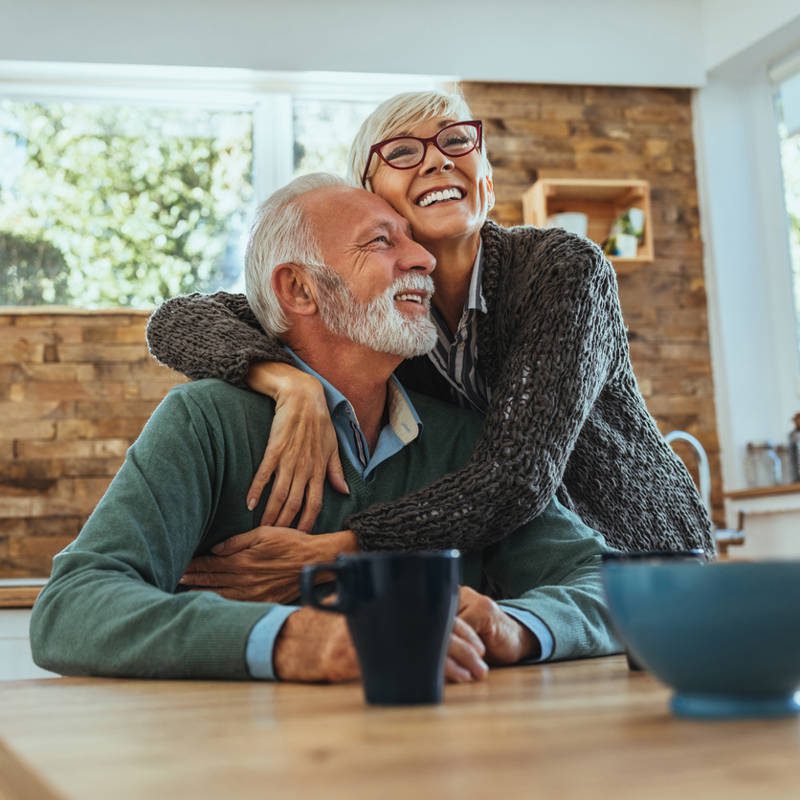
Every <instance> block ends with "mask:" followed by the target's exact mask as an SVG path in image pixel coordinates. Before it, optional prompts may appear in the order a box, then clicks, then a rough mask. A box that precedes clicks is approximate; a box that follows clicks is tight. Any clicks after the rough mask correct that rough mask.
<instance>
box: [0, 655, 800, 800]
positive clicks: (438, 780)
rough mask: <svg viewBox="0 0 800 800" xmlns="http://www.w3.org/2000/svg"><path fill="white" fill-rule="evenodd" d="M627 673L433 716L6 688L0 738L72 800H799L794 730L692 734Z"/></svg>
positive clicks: (463, 694)
mask: <svg viewBox="0 0 800 800" xmlns="http://www.w3.org/2000/svg"><path fill="white" fill-rule="evenodd" d="M668 697H669V692H668V690H667V689H666V688H665V687H664V686H662V685H661V684H659V683H658V682H657V681H656V680H655V679H654V678H652V677H651V676H649V675H647V674H635V673H629V672H628V669H627V667H626V665H625V660H624V659H623V658H622V657H619V656H614V657H611V658H603V659H595V660H591V661H574V662H564V663H560V664H550V665H543V666H525V667H515V668H511V669H497V670H493V671H492V673H491V674H490V676H489V678H488V680H486V681H485V682H483V683H478V684H473V685H466V686H448V687H447V690H446V698H445V703H444V704H443V705H441V706H434V707H416V708H393V709H392V708H370V707H367V706H365V705H364V702H363V699H362V694H361V687H360V685H359V684H347V685H342V686H303V685H291V684H269V683H255V682H252V683H209V682H199V681H197V682H195V681H182V682H178V681H174V682H167V681H120V680H117V681H114V680H102V679H85V678H80V679H77V678H73V679H56V680H49V681H19V682H15V683H6V684H0V736H2V737H4V738H5V740H6V741H7V743H8V745H9V747H11V748H12V749H13V751H14V752H15V753H16V754H17V756H18V757H19V758H21V759H23V760H24V761H25V762H26V763H27V764H30V765H34V767H35V769H36V771H37V774H38V777H39V778H40V780H42V781H43V782H45V783H46V784H49V785H51V786H53V787H55V790H56V791H58V792H60V793H63V795H64V796H65V797H68V798H81V800H93V799H94V798H98V799H100V798H103V800H105V798H111V797H113V798H115V799H116V800H125V799H126V798H148V800H151V799H152V798H159V800H170V799H171V798H214V797H226V798H266V797H269V798H283V797H293V798H305V797H320V798H322V797H326V798H327V797H334V798H338V797H342V798H345V797H346V798H349V799H350V800H359V799H360V798H395V797H396V798H401V797H402V798H407V797H411V798H419V800H422V799H423V798H434V797H436V798H459V800H464V799H465V798H503V800H508V798H517V797H519V798H522V797H525V798H538V797H541V798H548V799H549V798H559V800H564V799H565V798H566V799H567V800H569V799H571V798H637V800H638V799H639V798H670V800H673V799H674V798H678V799H679V800H683V799H684V798H685V799H686V800H688V799H689V798H703V800H714V799H715V798H725V800H739V798H742V799H744V798H747V800H752V798H759V800H764V799H765V798H797V797H800V723H799V722H798V720H797V719H794V718H790V719H780V720H771V721H742V722H725V723H719V722H705V723H704V722H693V721H687V720H681V719H678V718H676V717H674V716H672V715H671V713H670V712H669V710H668V706H667V701H668Z"/></svg>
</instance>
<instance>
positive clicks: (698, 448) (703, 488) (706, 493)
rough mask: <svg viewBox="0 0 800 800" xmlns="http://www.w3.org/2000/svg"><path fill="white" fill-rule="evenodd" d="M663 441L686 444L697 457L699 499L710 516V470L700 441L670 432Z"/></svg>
mask: <svg viewBox="0 0 800 800" xmlns="http://www.w3.org/2000/svg"><path fill="white" fill-rule="evenodd" d="M664 439H665V441H667V442H669V443H672V442H675V441H680V442H688V443H689V444H690V445H691V446H692V449H693V450H694V452H695V454H696V455H697V465H698V472H699V475H700V497H701V498H702V499H703V505H705V507H706V511H708V515H709V516H711V468H710V467H709V464H708V455H707V454H706V451H705V448H704V447H703V445H702V444H700V441H699V440H698V439H697V438H695V437H694V436H692V434H691V433H687V432H686V431H672V432H671V433H668V434H667V435H666V436H665V437H664Z"/></svg>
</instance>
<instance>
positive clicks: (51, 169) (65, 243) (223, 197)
mask: <svg viewBox="0 0 800 800" xmlns="http://www.w3.org/2000/svg"><path fill="white" fill-rule="evenodd" d="M252 141H253V124H252V115H251V114H250V113H248V112H246V111H215V110H210V109H203V108H197V107H195V108H165V107H159V106H123V105H111V104H105V103H87V102H72V101H56V102H47V101H33V102H31V101H24V100H23V101H17V100H11V99H5V100H2V101H0V265H2V266H0V269H2V279H1V280H0V303H2V304H4V305H30V304H45V303H47V304H50V303H54V304H61V305H75V304H80V305H82V306H85V307H90V308H91V307H98V306H109V305H122V306H135V307H146V306H149V305H152V304H154V303H157V302H158V301H159V300H160V299H161V298H163V297H168V296H170V295H174V294H181V293H184V292H188V291H194V290H197V291H207V290H209V289H211V288H215V287H218V286H219V287H228V286H230V285H232V284H233V283H234V282H235V281H236V279H237V277H238V273H239V258H238V255H239V253H238V243H239V241H240V240H241V238H242V232H243V230H244V227H245V223H246V220H245V215H246V213H247V211H248V209H249V206H250V202H251V199H252V194H253V187H252V162H253V157H252Z"/></svg>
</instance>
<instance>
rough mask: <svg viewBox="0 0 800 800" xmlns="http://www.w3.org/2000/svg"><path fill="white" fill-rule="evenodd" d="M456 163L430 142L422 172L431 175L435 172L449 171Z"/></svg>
mask: <svg viewBox="0 0 800 800" xmlns="http://www.w3.org/2000/svg"><path fill="white" fill-rule="evenodd" d="M454 166H455V164H453V162H452V161H451V160H450V159H449V158H448V157H447V156H446V155H445V154H444V153H443V152H442V151H441V150H440V149H439V148H438V147H436V145H435V144H434V143H433V142H428V145H427V150H426V151H425V157H424V158H423V159H422V165H421V166H420V172H421V173H422V174H423V175H430V174H432V173H434V172H439V171H441V172H449V171H450V170H451V169H453V167H454Z"/></svg>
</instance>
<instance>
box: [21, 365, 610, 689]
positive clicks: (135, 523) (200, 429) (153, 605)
mask: <svg viewBox="0 0 800 800" xmlns="http://www.w3.org/2000/svg"><path fill="white" fill-rule="evenodd" d="M412 401H413V402H414V404H415V406H416V408H417V411H418V413H419V415H420V417H421V419H422V420H423V424H424V430H423V433H422V434H421V435H420V436H419V437H418V438H417V439H416V440H414V441H413V442H412V443H411V444H410V445H408V446H406V447H404V448H403V449H402V450H401V451H400V452H399V453H397V454H396V455H394V456H392V457H391V458H390V459H388V460H387V461H385V462H384V463H382V464H381V465H380V466H379V467H378V468H377V469H376V471H375V472H374V473H373V474H372V476H370V479H368V480H367V481H364V480H362V479H361V478H360V477H359V476H358V474H357V473H356V472H355V470H352V469H348V470H347V480H348V483H349V486H350V490H351V494H350V495H349V496H346V495H341V494H339V493H337V492H334V491H332V490H331V489H330V488H329V487H326V494H325V497H324V502H323V510H322V512H321V514H320V516H319V519H318V520H317V524H316V529H317V530H318V531H332V530H337V529H340V528H341V527H342V523H343V521H344V520H345V519H346V518H347V517H348V516H349V515H351V514H352V513H355V512H357V511H360V510H362V509H364V508H367V507H368V506H370V505H372V504H373V503H376V502H385V501H388V500H391V499H393V498H396V497H399V496H401V495H403V494H406V493H409V492H413V491H415V490H417V489H418V488H420V487H421V486H424V485H426V484H428V483H430V482H431V481H432V480H433V479H434V478H436V477H437V476H439V475H441V474H443V473H445V472H447V471H450V470H452V469H455V468H458V467H459V466H460V465H461V464H462V463H463V462H464V461H465V460H466V459H467V458H468V456H469V453H470V451H471V449H472V447H473V444H474V442H475V439H476V438H477V436H478V434H479V432H480V425H481V422H480V419H478V418H477V417H475V416H473V415H472V414H471V413H469V412H461V411H459V410H456V409H453V408H452V407H451V406H449V405H445V404H442V403H440V402H439V401H436V400H432V399H431V398H427V397H425V396H422V395H413V400H412ZM273 413H274V404H273V402H272V401H271V400H269V399H267V398H264V397H262V396H260V395H257V394H254V393H251V392H249V391H245V390H242V389H238V388H235V387H233V386H230V385H228V384H225V383H222V382H220V381H216V380H204V381H198V382H196V383H192V384H187V385H184V386H179V387H177V388H175V389H173V390H172V391H171V392H170V394H169V395H168V396H167V397H166V398H165V399H164V401H163V402H162V403H161V404H160V405H159V407H158V408H157V409H156V411H155V413H154V414H153V416H152V417H151V419H150V421H149V422H148V424H147V426H146V427H145V429H144V431H143V432H142V434H141V436H140V437H139V438H138V439H137V441H136V442H135V443H134V444H133V445H132V447H131V448H130V450H129V451H128V454H127V457H126V459H125V463H124V464H123V466H122V468H121V469H120V471H119V473H118V474H117V476H116V477H115V478H114V480H113V482H112V483H111V485H110V487H109V489H108V491H107V492H106V494H105V496H104V497H103V499H102V500H101V501H100V503H99V504H98V506H97V508H96V509H95V511H94V513H93V514H92V515H91V517H90V518H89V520H88V521H87V523H86V525H85V526H84V528H83V530H82V531H81V533H80V535H79V536H78V538H77V539H76V541H75V542H73V543H72V544H71V545H70V546H69V547H67V548H66V549H65V550H64V551H63V552H62V553H60V554H59V555H57V556H56V557H55V559H54V561H53V573H52V577H51V579H50V582H49V583H48V584H47V586H46V587H45V589H44V591H43V592H42V593H41V595H40V597H39V599H38V601H37V603H36V606H35V607H34V610H33V615H32V619H31V647H32V651H33V656H34V660H35V661H36V663H37V664H39V665H40V666H42V667H44V668H46V669H50V670H53V671H56V672H61V673H63V674H95V675H111V676H130V677H162V678H173V677H191V678H246V677H247V676H248V672H247V666H246V659H245V648H246V645H247V639H248V636H249V633H250V630H251V628H252V627H253V625H254V624H255V623H256V622H257V621H258V620H259V619H260V618H261V617H262V616H263V615H264V614H265V613H267V611H268V610H269V609H270V608H271V604H269V603H254V602H238V601H233V600H227V599H224V598H222V597H220V596H218V595H216V594H213V593H211V592H177V593H176V587H177V585H178V579H179V578H180V577H181V575H182V574H183V573H184V571H185V569H186V567H187V565H188V563H189V561H190V559H191V558H192V557H193V556H194V555H196V554H199V553H205V552H207V551H208V550H209V549H210V548H211V547H212V546H213V545H215V544H217V543H218V542H221V541H222V540H224V539H227V538H228V537H230V536H232V535H234V534H237V533H241V532H243V531H247V530H250V529H252V528H255V527H257V526H258V524H259V520H260V518H261V513H262V511H263V503H264V502H265V501H264V500H262V505H261V506H259V507H258V508H256V509H254V510H253V511H251V512H250V511H247V509H246V507H245V503H244V499H243V498H244V494H243V491H244V487H246V486H247V485H248V483H249V481H250V479H251V476H252V475H253V473H254V472H255V469H256V467H257V466H258V464H259V462H260V460H261V457H262V454H263V452H264V447H265V445H266V440H267V436H268V434H269V430H270V425H271V423H272V418H273ZM342 461H343V463H344V464H346V465H347V464H348V463H349V462H348V461H347V459H345V458H343V459H342ZM346 469H347V467H346ZM265 498H266V494H265ZM447 524H448V525H451V526H457V525H458V519H457V518H453V519H450V520H448V521H447ZM604 548H605V545H604V543H603V540H602V537H601V536H600V535H599V534H596V533H595V532H594V531H592V530H591V529H589V528H587V527H586V526H585V525H583V523H581V521H580V520H579V519H578V518H577V517H576V516H575V515H573V514H571V513H570V512H567V511H566V510H564V509H562V508H560V507H559V506H558V505H557V504H556V503H555V502H553V503H551V504H550V505H549V506H548V507H547V508H546V509H545V511H544V513H543V514H542V515H541V516H539V517H538V518H537V519H536V520H534V521H533V522H532V523H530V524H528V525H527V526H525V527H524V528H523V529H521V530H520V531H518V532H516V533H514V534H513V535H511V536H509V537H507V538H505V539H504V540H503V541H501V542H500V543H498V544H496V545H493V546H492V547H489V548H487V549H486V550H485V551H483V552H474V553H468V554H465V555H464V558H463V580H464V583H465V584H467V585H470V586H472V587H474V588H476V589H479V590H484V591H487V587H492V589H493V592H494V594H495V596H496V597H497V598H498V599H503V600H504V601H505V600H506V599H508V598H510V599H509V600H508V602H509V604H511V605H514V606H517V607H519V608H523V609H527V610H529V611H532V612H534V613H535V614H537V615H538V616H539V617H540V618H541V619H542V620H543V621H544V622H545V624H546V625H548V627H549V628H550V629H551V631H552V633H553V637H554V640H555V650H554V654H553V656H554V657H555V658H564V657H571V656H581V655H599V654H602V653H607V652H612V651H614V650H615V649H616V647H617V645H616V642H615V641H614V639H613V636H612V635H611V633H610V632H609V631H610V628H609V625H608V620H607V616H606V609H605V604H604V600H603V598H602V591H601V587H600V580H599V569H598V566H599V560H600V554H601V552H602V551H603V550H604Z"/></svg>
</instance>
